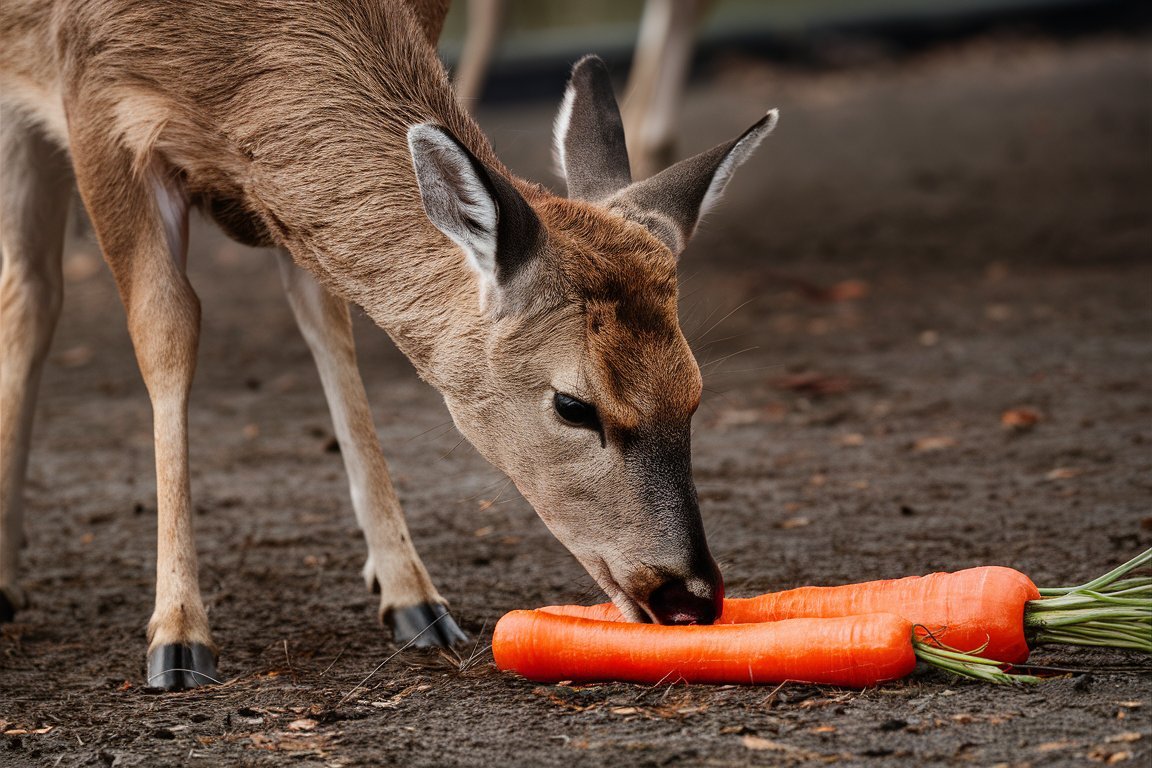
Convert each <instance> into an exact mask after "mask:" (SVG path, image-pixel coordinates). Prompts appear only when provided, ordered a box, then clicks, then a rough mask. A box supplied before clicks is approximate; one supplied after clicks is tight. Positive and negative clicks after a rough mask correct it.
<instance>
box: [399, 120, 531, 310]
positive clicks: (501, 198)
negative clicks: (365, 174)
mask: <svg viewBox="0 0 1152 768" xmlns="http://www.w3.org/2000/svg"><path fill="white" fill-rule="evenodd" d="M408 148H409V150H410V151H411V153H412V167H413V168H414V169H415V170H416V181H417V183H418V184H419V186H420V199H421V202H422V203H423V205H424V212H425V213H426V214H427V215H428V219H429V220H430V221H431V222H432V223H433V224H435V225H436V228H437V229H439V230H440V231H441V232H443V233H444V234H445V235H447V236H448V237H449V238H450V239H451V240H452V241H453V242H454V243H456V244H457V245H458V246H460V247H461V248H462V249H463V250H464V254H465V256H466V257H467V258H468V264H469V266H471V267H472V268H473V269H475V270H476V272H477V273H478V274H479V276H480V279H481V282H482V284H483V286H484V287H485V288H497V287H507V286H508V285H509V283H510V282H511V280H512V278H513V277H515V275H516V273H517V272H518V271H519V270H520V269H521V268H522V267H523V266H524V265H525V264H527V263H528V262H529V261H530V260H531V259H533V258H534V257H535V255H536V253H537V252H538V246H539V241H540V236H541V228H540V220H539V219H538V218H537V217H536V213H535V212H534V211H533V210H532V207H531V206H530V205H528V202H527V201H526V200H525V199H524V198H523V196H521V194H520V193H519V192H517V191H516V189H515V187H513V186H512V184H511V183H510V182H509V181H508V180H507V179H505V178H504V177H503V176H501V175H500V174H498V173H495V172H493V171H491V170H489V169H488V168H486V167H485V166H484V164H483V163H481V162H480V160H478V159H477V158H476V156H475V155H473V154H472V153H471V152H469V151H468V149H467V147H465V146H464V145H463V144H461V143H460V142H459V141H458V140H457V139H456V137H454V136H453V135H452V134H451V133H449V132H448V130H447V129H445V128H443V127H441V126H439V125H435V124H432V123H421V124H419V125H414V126H412V127H411V128H409V129H408Z"/></svg>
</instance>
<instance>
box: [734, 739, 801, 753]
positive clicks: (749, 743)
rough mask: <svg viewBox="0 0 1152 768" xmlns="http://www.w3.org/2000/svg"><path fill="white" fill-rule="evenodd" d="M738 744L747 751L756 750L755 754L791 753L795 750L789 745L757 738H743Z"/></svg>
mask: <svg viewBox="0 0 1152 768" xmlns="http://www.w3.org/2000/svg"><path fill="white" fill-rule="evenodd" d="M740 743H741V744H743V745H744V746H745V747H746V748H747V749H752V750H756V751H757V752H764V751H771V752H791V751H792V750H794V749H796V748H795V747H793V746H792V745H790V744H781V743H780V742H778V741H769V740H768V739H762V738H760V737H759V736H743V737H741V739H740Z"/></svg>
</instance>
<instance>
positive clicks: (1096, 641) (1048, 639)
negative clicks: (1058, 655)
mask: <svg viewBox="0 0 1152 768" xmlns="http://www.w3.org/2000/svg"><path fill="white" fill-rule="evenodd" d="M1034 642H1035V643H1036V644H1037V645H1041V644H1055V645H1082V646H1091V647H1096V648H1119V649H1121V650H1132V651H1143V652H1144V653H1152V643H1149V642H1148V641H1147V640H1140V641H1137V640H1130V639H1126V638H1123V637H1119V636H1117V635H1109V636H1107V637H1104V638H1101V637H1098V636H1095V635H1088V634H1084V633H1083V632H1081V631H1061V630H1050V631H1048V630H1046V631H1044V632H1039V633H1037V634H1036V636H1035V638H1034Z"/></svg>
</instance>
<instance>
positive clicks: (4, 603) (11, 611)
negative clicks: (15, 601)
mask: <svg viewBox="0 0 1152 768" xmlns="http://www.w3.org/2000/svg"><path fill="white" fill-rule="evenodd" d="M15 618H16V606H14V605H12V601H11V600H9V599H8V595H6V594H4V593H3V592H0V624H7V623H8V622H10V621H12V620H14V619H15Z"/></svg>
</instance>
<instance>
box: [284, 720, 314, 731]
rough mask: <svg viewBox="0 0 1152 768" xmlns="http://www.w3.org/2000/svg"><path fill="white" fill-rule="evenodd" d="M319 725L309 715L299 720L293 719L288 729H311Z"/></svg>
mask: <svg viewBox="0 0 1152 768" xmlns="http://www.w3.org/2000/svg"><path fill="white" fill-rule="evenodd" d="M316 726H317V722H316V721H315V720H313V719H311V718H308V717H302V718H300V719H299V720H293V721H292V722H290V723H288V730H290V731H311V730H312V729H313V728H315V727H316Z"/></svg>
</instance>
